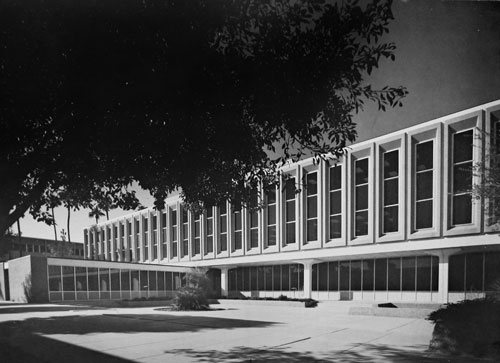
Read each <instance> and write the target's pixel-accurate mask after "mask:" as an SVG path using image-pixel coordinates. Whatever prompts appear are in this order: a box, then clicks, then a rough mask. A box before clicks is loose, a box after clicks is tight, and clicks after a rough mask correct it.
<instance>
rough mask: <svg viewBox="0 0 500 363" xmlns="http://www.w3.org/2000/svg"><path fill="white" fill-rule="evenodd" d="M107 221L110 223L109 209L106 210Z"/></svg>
mask: <svg viewBox="0 0 500 363" xmlns="http://www.w3.org/2000/svg"><path fill="white" fill-rule="evenodd" d="M106 219H107V220H108V221H109V212H108V210H107V209H106Z"/></svg>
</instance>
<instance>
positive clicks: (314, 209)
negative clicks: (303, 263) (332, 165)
mask: <svg viewBox="0 0 500 363" xmlns="http://www.w3.org/2000/svg"><path fill="white" fill-rule="evenodd" d="M317 240H318V173H317V172H312V173H308V174H306V242H312V241H317Z"/></svg>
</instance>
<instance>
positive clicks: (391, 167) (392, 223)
mask: <svg viewBox="0 0 500 363" xmlns="http://www.w3.org/2000/svg"><path fill="white" fill-rule="evenodd" d="M383 162H384V165H383V169H384V172H383V179H384V180H383V188H384V190H383V193H384V196H383V219H384V220H383V233H391V232H397V231H398V230H399V226H398V219H399V213H398V212H399V206H398V204H399V151H398V150H393V151H389V152H386V153H384V156H383Z"/></svg>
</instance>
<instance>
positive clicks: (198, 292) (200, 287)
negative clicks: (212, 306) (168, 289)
mask: <svg viewBox="0 0 500 363" xmlns="http://www.w3.org/2000/svg"><path fill="white" fill-rule="evenodd" d="M184 279H185V285H184V286H183V287H181V288H180V289H178V290H177V291H176V292H175V298H174V307H175V309H176V310H207V309H208V298H207V296H208V295H209V294H210V293H211V288H210V279H209V278H208V277H207V275H206V270H203V269H194V270H192V271H190V272H188V273H186V275H185V277H184Z"/></svg>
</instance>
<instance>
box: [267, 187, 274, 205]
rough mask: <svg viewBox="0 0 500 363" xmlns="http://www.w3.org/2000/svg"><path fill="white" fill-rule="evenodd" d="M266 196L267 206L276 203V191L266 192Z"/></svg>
mask: <svg viewBox="0 0 500 363" xmlns="http://www.w3.org/2000/svg"><path fill="white" fill-rule="evenodd" d="M266 196H267V204H274V203H276V190H268V191H267V192H266Z"/></svg>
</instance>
